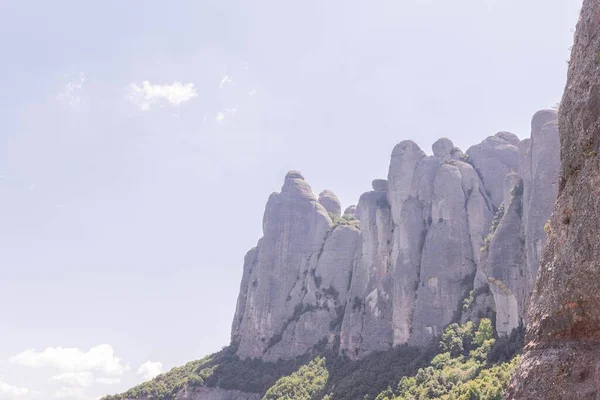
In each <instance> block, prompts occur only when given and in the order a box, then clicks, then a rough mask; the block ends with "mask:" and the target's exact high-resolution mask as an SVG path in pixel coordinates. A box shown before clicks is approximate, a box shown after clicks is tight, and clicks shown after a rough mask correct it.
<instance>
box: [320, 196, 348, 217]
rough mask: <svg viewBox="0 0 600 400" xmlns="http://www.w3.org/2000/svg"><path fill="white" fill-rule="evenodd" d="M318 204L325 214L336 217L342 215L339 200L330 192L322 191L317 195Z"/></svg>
mask: <svg viewBox="0 0 600 400" xmlns="http://www.w3.org/2000/svg"><path fill="white" fill-rule="evenodd" d="M319 203H320V204H321V205H322V206H323V208H325V210H327V212H329V213H331V214H334V215H337V216H340V215H342V204H341V203H340V199H338V197H337V196H336V195H335V193H333V192H332V191H331V190H324V191H322V192H321V193H320V194H319Z"/></svg>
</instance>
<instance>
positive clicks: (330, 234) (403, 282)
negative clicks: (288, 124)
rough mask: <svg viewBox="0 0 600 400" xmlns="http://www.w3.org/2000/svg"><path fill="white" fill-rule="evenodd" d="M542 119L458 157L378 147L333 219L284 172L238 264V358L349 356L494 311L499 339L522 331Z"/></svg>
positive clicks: (546, 119)
mask: <svg viewBox="0 0 600 400" xmlns="http://www.w3.org/2000/svg"><path fill="white" fill-rule="evenodd" d="M556 119H557V115H556V112H555V111H551V110H544V111H540V112H538V113H537V114H536V115H535V116H534V118H533V121H532V132H531V138H530V139H526V140H523V141H520V140H519V138H518V137H517V136H515V135H514V134H512V133H508V132H499V133H497V134H496V135H494V136H490V137H488V138H487V139H485V140H483V141H482V142H481V143H480V144H477V145H475V146H472V147H471V148H469V149H468V150H467V151H466V152H463V151H461V150H460V149H459V148H458V147H456V146H455V145H454V143H453V142H452V141H451V140H450V139H448V138H441V139H439V140H437V141H436V142H435V143H434V144H433V145H432V153H433V155H427V154H426V153H425V152H424V151H423V150H421V149H420V148H419V146H418V145H417V144H416V143H415V142H413V141H410V140H406V141H402V142H400V143H399V144H398V145H396V146H395V148H394V149H393V151H392V154H391V159H390V164H389V170H388V176H387V179H375V180H373V181H372V188H373V190H371V191H369V192H366V193H364V194H363V195H362V196H361V197H360V199H359V201H358V204H357V205H356V206H349V207H347V208H346V209H345V211H344V213H343V214H342V213H341V210H342V205H341V202H340V200H339V199H338V198H337V196H336V195H335V194H334V193H333V192H332V191H331V190H326V191H323V192H322V193H321V194H320V195H319V196H318V198H317V197H316V196H315V195H314V194H313V192H312V190H311V188H310V186H309V184H308V183H307V181H306V180H305V179H304V177H303V176H302V174H301V173H300V172H298V171H290V172H289V173H288V174H287V176H286V177H285V180H284V185H283V187H282V189H281V192H279V193H274V194H272V195H271V197H270V198H269V201H268V203H267V206H266V210H265V215H264V220H263V237H262V238H261V239H260V240H259V242H258V244H257V246H256V247H255V248H254V249H252V250H250V251H249V252H248V254H247V255H246V259H245V262H244V272H243V276H242V283H241V290H240V295H239V298H238V305H237V311H236V314H235V318H234V322H233V329H232V342H233V343H234V344H235V345H236V346H237V349H238V350H237V354H238V356H240V357H242V358H248V357H250V358H261V359H263V360H267V361H274V360H277V359H279V358H294V357H296V356H298V355H302V354H304V353H306V352H307V351H309V350H310V349H312V348H313V347H315V346H319V347H322V346H325V347H328V348H330V349H333V350H335V351H339V352H340V353H341V354H345V355H347V356H349V357H351V358H360V357H363V356H365V355H367V354H369V353H371V352H374V351H382V350H388V349H390V348H392V347H393V346H395V345H398V344H403V343H409V344H412V345H418V346H421V345H426V344H428V343H429V342H430V341H431V340H432V339H434V338H435V337H436V336H438V335H439V334H440V333H441V332H442V330H443V329H444V327H445V326H447V325H448V324H450V323H452V322H455V321H458V320H460V319H462V320H465V319H467V318H468V319H477V318H480V317H481V316H483V315H490V314H491V313H492V312H494V311H495V312H496V316H497V318H496V322H497V326H496V328H497V330H498V332H499V333H500V334H509V333H510V332H511V330H512V329H514V328H516V327H518V326H519V324H521V323H523V322H524V321H526V319H527V318H526V309H527V306H528V302H529V297H530V293H531V290H532V287H533V283H534V281H535V277H536V273H537V269H538V264H539V254H540V249H541V246H542V243H543V242H544V240H545V236H546V232H545V231H544V225H545V223H546V221H547V219H548V218H549V215H550V211H551V207H552V203H553V201H554V199H555V197H556V192H557V190H558V187H557V176H558V165H559V160H558V158H559V143H558V131H557V124H556Z"/></svg>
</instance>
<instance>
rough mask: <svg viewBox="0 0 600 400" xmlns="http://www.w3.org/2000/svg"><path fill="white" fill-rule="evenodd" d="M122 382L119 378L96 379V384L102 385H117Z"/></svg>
mask: <svg viewBox="0 0 600 400" xmlns="http://www.w3.org/2000/svg"><path fill="white" fill-rule="evenodd" d="M120 382H121V380H120V379H119V378H96V383H99V384H101V385H116V384H118V383H120Z"/></svg>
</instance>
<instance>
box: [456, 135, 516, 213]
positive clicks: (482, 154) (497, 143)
mask: <svg viewBox="0 0 600 400" xmlns="http://www.w3.org/2000/svg"><path fill="white" fill-rule="evenodd" d="M514 143H516V141H515V140H514V135H512V134H510V133H508V132H499V133H497V134H496V135H495V136H490V137H488V138H487V139H485V140H484V141H482V142H481V143H480V144H477V145H475V146H472V147H470V148H469V149H468V150H467V155H468V156H469V160H470V162H471V164H472V165H473V167H475V169H476V170H477V172H478V173H479V176H481V180H482V181H483V186H484V188H485V190H486V192H488V193H489V196H490V199H491V200H492V204H493V205H494V208H495V209H497V208H498V207H499V206H500V204H501V203H502V200H503V188H504V177H505V176H506V175H507V174H509V173H511V172H518V169H519V150H518V148H517V146H516V145H515V144H514Z"/></svg>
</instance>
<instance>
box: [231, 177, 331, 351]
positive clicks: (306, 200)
mask: <svg viewBox="0 0 600 400" xmlns="http://www.w3.org/2000/svg"><path fill="white" fill-rule="evenodd" d="M331 227H332V221H331V219H330V218H329V216H328V215H327V211H326V210H325V209H324V208H323V207H322V206H321V205H320V204H319V203H318V202H317V199H316V198H315V196H314V194H313V193H312V191H311V189H310V186H309V185H308V183H307V182H306V181H305V180H304V179H303V178H302V175H301V174H300V173H298V172H290V173H288V174H287V176H286V179H285V182H284V185H283V187H282V190H281V193H274V194H272V195H271V196H270V198H269V201H268V202H267V206H266V209H265V215H264V217H263V238H262V239H261V241H260V243H259V245H258V246H257V248H256V250H252V251H251V254H249V255H248V256H247V262H248V267H247V270H248V272H245V274H247V277H246V276H244V278H243V282H242V290H243V289H245V288H246V289H247V291H246V293H243V292H242V293H240V296H239V299H238V310H237V312H236V317H235V321H234V330H233V334H232V337H233V338H235V339H236V340H237V343H238V344H239V347H238V352H237V354H238V356H240V357H241V358H247V357H265V358H269V357H268V355H266V353H267V352H268V351H269V350H270V349H271V348H273V346H274V345H275V344H277V343H278V339H279V338H280V337H281V336H282V335H283V333H284V331H285V330H286V329H287V327H288V326H289V325H290V323H291V322H292V320H293V319H294V318H296V317H298V315H297V314H298V312H299V311H298V310H300V311H302V310H303V309H304V308H303V307H304V303H303V300H304V297H305V296H306V294H307V290H308V286H307V285H308V284H307V282H306V280H307V279H308V278H309V277H310V271H311V270H313V269H316V267H317V262H318V254H319V252H320V251H321V249H322V248H323V246H324V243H325V240H326V238H327V236H328V234H329V232H330V229H331Z"/></svg>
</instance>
